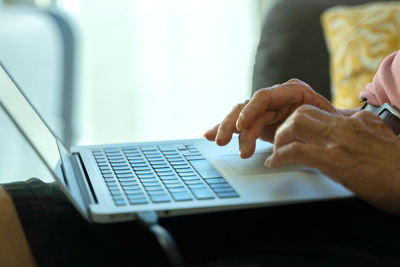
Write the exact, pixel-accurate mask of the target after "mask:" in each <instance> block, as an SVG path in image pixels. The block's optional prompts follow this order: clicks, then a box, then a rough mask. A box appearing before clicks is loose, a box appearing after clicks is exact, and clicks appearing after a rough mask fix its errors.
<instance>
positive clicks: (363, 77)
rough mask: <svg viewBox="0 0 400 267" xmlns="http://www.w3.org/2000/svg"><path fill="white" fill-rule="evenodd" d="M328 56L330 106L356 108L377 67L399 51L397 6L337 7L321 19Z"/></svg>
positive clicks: (399, 17)
mask: <svg viewBox="0 0 400 267" xmlns="http://www.w3.org/2000/svg"><path fill="white" fill-rule="evenodd" d="M321 20H322V25H323V29H324V33H325V38H326V41H327V44H328V50H329V53H330V74H331V83H332V84H331V87H332V88H331V90H332V101H333V104H334V105H335V106H337V107H339V108H354V107H359V106H360V101H359V98H358V95H359V93H360V91H361V90H362V89H363V88H364V86H365V85H366V84H367V83H369V82H371V81H372V79H373V77H374V74H375V72H376V71H377V69H378V67H379V64H380V63H381V62H382V60H383V59H384V58H385V57H386V56H388V55H389V54H391V53H392V52H394V51H396V50H399V49H400V3H398V2H380V3H370V4H364V5H361V6H354V7H347V6H337V7H333V8H330V9H328V10H326V11H325V12H324V13H323V14H322V17H321Z"/></svg>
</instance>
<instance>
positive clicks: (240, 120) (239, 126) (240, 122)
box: [236, 114, 243, 132]
mask: <svg viewBox="0 0 400 267" xmlns="http://www.w3.org/2000/svg"><path fill="white" fill-rule="evenodd" d="M242 129H243V115H242V114H240V115H239V118H238V120H237V121H236V130H238V131H239V132H240V131H241V130H242Z"/></svg>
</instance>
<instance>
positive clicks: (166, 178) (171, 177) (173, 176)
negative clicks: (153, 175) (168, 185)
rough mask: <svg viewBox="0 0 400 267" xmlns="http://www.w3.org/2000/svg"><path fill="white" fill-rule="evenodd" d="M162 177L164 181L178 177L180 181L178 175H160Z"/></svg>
mask: <svg viewBox="0 0 400 267" xmlns="http://www.w3.org/2000/svg"><path fill="white" fill-rule="evenodd" d="M160 179H161V180H162V181H163V182H164V181H170V180H176V179H178V181H180V179H179V178H178V176H176V175H170V176H165V177H160Z"/></svg>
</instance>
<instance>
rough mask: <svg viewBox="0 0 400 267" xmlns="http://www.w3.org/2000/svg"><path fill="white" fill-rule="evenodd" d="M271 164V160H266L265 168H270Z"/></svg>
mask: <svg viewBox="0 0 400 267" xmlns="http://www.w3.org/2000/svg"><path fill="white" fill-rule="evenodd" d="M269 164H270V160H269V159H266V160H265V161H264V166H265V167H268V168H269Z"/></svg>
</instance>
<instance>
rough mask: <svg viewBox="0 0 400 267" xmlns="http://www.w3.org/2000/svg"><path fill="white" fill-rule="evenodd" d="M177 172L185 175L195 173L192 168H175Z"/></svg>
mask: <svg viewBox="0 0 400 267" xmlns="http://www.w3.org/2000/svg"><path fill="white" fill-rule="evenodd" d="M175 170H176V171H177V172H178V173H184V172H193V169H192V168H190V167H185V168H175Z"/></svg>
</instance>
